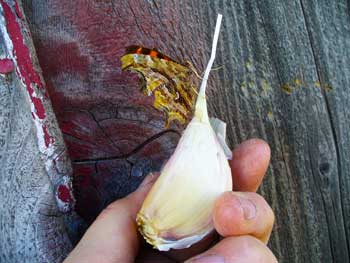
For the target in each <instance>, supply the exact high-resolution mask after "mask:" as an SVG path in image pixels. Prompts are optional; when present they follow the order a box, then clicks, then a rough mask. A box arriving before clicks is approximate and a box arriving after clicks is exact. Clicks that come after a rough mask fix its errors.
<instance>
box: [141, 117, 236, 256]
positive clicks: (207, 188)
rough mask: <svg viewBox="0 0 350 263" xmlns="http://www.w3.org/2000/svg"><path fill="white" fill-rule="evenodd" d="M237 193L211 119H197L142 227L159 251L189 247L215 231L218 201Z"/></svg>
mask: <svg viewBox="0 0 350 263" xmlns="http://www.w3.org/2000/svg"><path fill="white" fill-rule="evenodd" d="M206 114H207V113H206ZM201 116H202V115H201ZM231 189H232V177H231V169H230V166H229V164H228V161H227V157H226V155H225V152H224V150H223V148H222V146H221V144H220V142H219V140H218V139H217V137H216V134H215V132H214V130H213V128H212V126H211V125H210V123H209V119H208V118H201V117H198V116H197V115H195V116H194V118H193V119H192V121H191V122H190V123H189V125H188V126H187V128H186V129H185V131H184V133H183V135H182V137H181V139H180V141H179V143H178V145H177V147H176V150H175V152H174V153H173V155H172V156H171V157H170V159H169V160H168V162H167V163H166V164H165V166H164V167H163V169H162V171H161V175H160V177H159V178H158V180H157V181H156V182H155V184H154V185H153V187H152V188H151V190H150V192H149V193H148V195H147V197H146V199H145V201H144V203H143V205H142V208H141V210H140V212H139V213H138V215H137V223H138V225H139V229H140V231H141V233H142V234H143V236H144V237H145V239H146V240H147V241H148V242H149V243H150V244H152V245H153V246H154V247H155V248H157V249H158V250H161V251H164V250H169V249H170V248H176V249H181V248H187V247H189V246H191V245H192V244H193V243H196V242H197V241H199V240H201V239H202V238H203V237H205V236H206V235H207V234H208V233H210V232H211V231H212V230H213V229H214V228H213V222H212V211H213V206H214V202H215V200H216V199H217V198H218V197H219V195H220V194H221V193H223V192H225V191H229V190H231Z"/></svg>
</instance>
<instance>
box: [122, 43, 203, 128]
mask: <svg viewBox="0 0 350 263" xmlns="http://www.w3.org/2000/svg"><path fill="white" fill-rule="evenodd" d="M121 63H122V70H130V71H133V72H136V73H138V74H139V75H140V76H141V77H142V79H144V80H145V81H144V84H143V87H142V91H143V92H144V93H145V94H146V95H148V96H151V95H154V102H153V106H154V107H155V108H156V109H159V110H161V111H163V112H164V113H165V114H166V123H165V127H169V125H170V122H171V121H173V120H178V121H179V122H180V123H181V124H184V123H185V122H186V121H187V120H188V119H189V117H190V116H191V115H192V112H193V108H194V103H195V100H196V97H197V91H196V88H195V87H196V85H195V83H194V82H195V75H196V71H195V70H194V68H193V66H192V65H191V64H190V63H187V65H185V64H181V63H179V62H177V61H175V60H174V59H172V58H170V57H168V56H166V55H164V54H162V53H161V52H159V51H158V50H156V49H149V48H145V47H141V46H129V47H127V48H126V53H125V55H124V56H122V57H121Z"/></svg>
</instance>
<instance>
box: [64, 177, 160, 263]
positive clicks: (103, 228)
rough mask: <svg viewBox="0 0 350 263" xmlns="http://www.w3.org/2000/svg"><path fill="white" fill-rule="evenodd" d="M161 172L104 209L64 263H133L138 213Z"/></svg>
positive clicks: (136, 245)
mask: <svg viewBox="0 0 350 263" xmlns="http://www.w3.org/2000/svg"><path fill="white" fill-rule="evenodd" d="M158 175H159V174H150V175H148V176H147V177H146V178H145V180H144V181H143V182H142V184H141V185H140V186H139V187H138V189H137V190H136V191H135V192H133V193H131V194H130V195H128V196H127V197H125V198H123V199H120V200H117V201H115V202H113V203H111V204H110V205H109V206H108V207H107V208H105V209H104V210H103V211H102V212H101V214H100V215H99V216H98V217H97V219H96V220H95V222H94V223H93V224H92V225H91V226H90V227H89V229H88V230H87V231H86V233H85V234H84V236H83V238H82V239H81V240H80V242H79V243H78V245H77V246H76V247H75V248H74V250H73V251H72V252H71V254H70V255H69V256H68V258H67V259H66V260H65V261H64V263H73V262H84V263H89V262H101V263H112V262H134V259H135V257H136V255H137V252H138V247H139V240H138V234H137V227H136V223H135V218H136V214H137V212H138V211H139V210H140V208H141V205H142V202H143V200H144V198H145V197H146V195H147V193H148V191H149V190H150V188H151V186H152V185H153V183H154V182H155V181H156V179H157V177H158Z"/></svg>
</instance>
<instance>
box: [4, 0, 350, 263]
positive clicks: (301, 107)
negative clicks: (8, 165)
mask: <svg viewBox="0 0 350 263" xmlns="http://www.w3.org/2000/svg"><path fill="white" fill-rule="evenodd" d="M9 2H10V1H9ZM349 10H350V6H349V2H348V1H345V0H339V1H324V0H322V1H315V0H308V1H306V0H291V1H282V0H278V1H272V0H261V1H244V0H237V1H226V0H225V1H136V0H133V1H106V0H102V1H93V0H91V1H90V0H89V1H86V0H84V1H82V0H77V1H74V2H73V1H68V0H61V1H58V0H46V1H44V0H38V1H32V0H28V1H25V3H24V11H25V12H24V13H25V15H26V17H27V20H28V22H29V26H30V30H31V33H32V37H33V40H34V45H35V48H36V51H37V54H38V58H39V62H40V66H41V68H42V70H43V76H44V79H45V81H46V87H47V91H48V93H49V96H50V98H51V101H52V104H53V108H54V110H55V113H56V116H57V119H58V123H59V125H60V128H61V130H62V132H63V137H64V140H65V142H66V145H67V147H68V152H69V155H70V158H71V160H72V163H73V169H74V182H75V194H76V199H77V204H76V210H77V212H78V214H79V215H80V216H81V217H82V218H83V219H84V220H85V222H86V223H89V222H91V220H93V218H94V217H95V216H96V215H97V214H98V212H99V211H100V210H101V209H102V208H103V207H105V206H106V205H107V204H108V203H109V202H110V201H112V200H114V199H115V198H119V197H121V196H124V195H125V194H127V193H128V192H130V191H132V190H133V189H135V187H136V186H137V184H138V183H139V182H140V181H141V180H142V178H143V177H144V175H145V174H146V173H147V171H149V170H153V169H155V170H156V169H159V167H160V166H161V164H162V162H163V161H164V160H165V159H166V158H167V157H168V156H169V154H170V153H171V151H172V149H173V148H174V146H175V145H176V142H177V139H178V134H177V132H175V131H179V130H181V127H179V126H176V125H174V126H172V127H171V128H172V130H171V131H164V127H163V121H164V118H163V116H162V114H161V113H159V112H157V111H156V110H154V109H153V108H152V99H151V98H145V97H143V96H142V95H141V94H140V93H139V88H140V82H139V80H138V78H137V77H136V76H135V75H133V74H131V73H122V72H121V70H120V61H119V59H120V56H121V55H122V54H123V52H124V48H125V47H126V46H128V45H131V44H142V45H144V46H148V47H156V48H158V49H160V50H161V51H162V52H164V53H165V54H167V55H169V56H171V57H173V58H176V59H178V60H179V61H186V60H189V61H191V62H192V63H193V64H194V65H195V67H196V68H197V69H198V71H199V72H201V71H203V69H204V66H205V64H206V62H207V60H208V58H209V53H210V45H211V38H212V34H213V30H214V24H215V20H216V14H217V13H218V12H220V13H223V15H224V20H223V28H222V31H221V36H220V40H219V46H218V54H217V59H216V62H215V64H216V65H217V66H221V67H222V68H221V69H219V70H217V71H214V72H212V74H211V77H210V81H209V97H210V99H209V104H210V105H209V106H210V112H211V114H212V115H214V116H217V117H219V118H222V119H223V120H225V121H226V122H227V123H228V133H229V134H228V139H229V142H230V145H231V147H234V146H235V145H237V144H238V143H240V142H241V141H243V140H245V139H247V138H252V137H259V138H263V139H265V140H266V141H268V143H269V144H270V146H271V149H272V161H271V165H270V168H269V171H268V174H267V176H266V178H265V180H264V184H263V186H262V187H261V188H260V193H261V194H262V195H263V196H264V197H265V198H266V199H267V200H268V201H269V203H270V204H271V205H272V207H273V210H274V211H275V213H276V225H275V228H274V232H273V234H272V237H271V241H270V244H269V246H270V247H271V248H272V250H273V251H274V253H275V254H276V256H277V258H278V259H279V261H280V262H315V263H316V262H345V263H346V262H349V255H350V244H349V243H350V241H349V238H350V236H349V235H350V167H349V160H350V156H349V152H348V149H349V147H350V127H349V126H350V124H349V123H350V122H349V121H350V116H349V114H350V112H349V111H348V110H347V106H348V105H350V96H349V94H348V92H347V91H348V89H349V85H350V54H349V53H350V26H349V22H350V11H349ZM12 107H14V106H12ZM140 145H141V146H140ZM33 147H34V146H33ZM16 191H19V190H16ZM3 193H4V192H3ZM3 195H4V194H3ZM71 224H72V223H70V224H69V225H71ZM6 227H7V228H9V227H10V226H6ZM24 246H25V245H24ZM18 258H20V255H19V257H18Z"/></svg>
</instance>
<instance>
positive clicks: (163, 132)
mask: <svg viewBox="0 0 350 263" xmlns="http://www.w3.org/2000/svg"><path fill="white" fill-rule="evenodd" d="M167 133H174V134H177V135H178V136H179V137H180V136H181V134H180V133H179V132H178V131H177V130H173V129H168V130H165V131H162V132H160V133H157V134H155V135H153V136H151V137H150V138H148V139H146V140H145V141H143V142H142V143H141V144H139V145H138V146H137V147H135V148H134V149H133V150H131V151H130V152H128V153H126V154H121V155H116V156H110V157H102V158H92V159H90V158H86V159H77V160H73V161H72V162H73V163H75V164H81V163H91V162H98V161H109V160H116V159H126V158H128V157H130V156H131V155H134V154H135V153H137V152H138V151H140V150H141V149H142V148H143V147H145V146H146V145H147V144H149V143H150V142H152V141H154V140H156V139H158V138H160V137H161V136H163V135H165V134H167Z"/></svg>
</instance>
